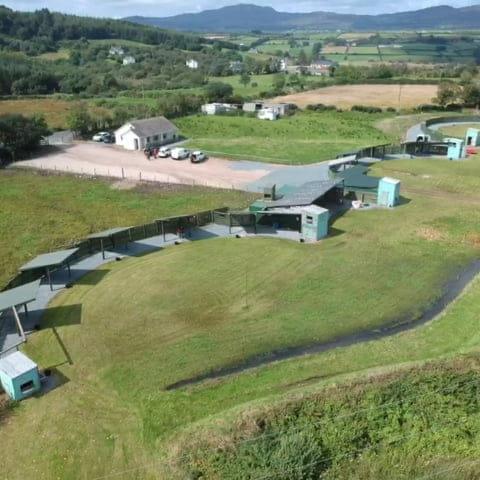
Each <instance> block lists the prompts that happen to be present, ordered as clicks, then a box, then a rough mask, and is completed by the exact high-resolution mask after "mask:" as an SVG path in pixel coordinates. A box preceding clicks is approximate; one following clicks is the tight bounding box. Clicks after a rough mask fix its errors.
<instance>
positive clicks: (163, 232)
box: [160, 220, 167, 242]
mask: <svg viewBox="0 0 480 480" xmlns="http://www.w3.org/2000/svg"><path fill="white" fill-rule="evenodd" d="M160 225H161V227H162V237H163V241H164V242H166V241H167V239H166V235H165V225H164V223H163V220H162V221H161V222H160Z"/></svg>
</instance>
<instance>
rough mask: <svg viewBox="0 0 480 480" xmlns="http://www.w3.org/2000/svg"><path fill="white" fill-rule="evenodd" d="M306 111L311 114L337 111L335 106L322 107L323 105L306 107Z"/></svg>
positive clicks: (317, 104)
mask: <svg viewBox="0 0 480 480" xmlns="http://www.w3.org/2000/svg"><path fill="white" fill-rule="evenodd" d="M307 110H310V111H313V112H325V111H328V110H337V107H336V106H335V105H324V104H323V103H316V104H313V105H307Z"/></svg>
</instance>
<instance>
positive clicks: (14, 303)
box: [0, 280, 40, 341]
mask: <svg viewBox="0 0 480 480" xmlns="http://www.w3.org/2000/svg"><path fill="white" fill-rule="evenodd" d="M39 287H40V280H35V281H34V282H30V283H26V284H25V285H21V286H19V287H15V288H12V289H10V290H5V291H4V292H1V293H0V313H3V312H6V311H7V310H10V309H11V310H12V313H13V318H14V319H15V324H16V327H17V331H18V334H19V335H20V337H21V338H22V340H23V341H25V332H24V329H23V325H22V322H21V321H20V316H19V314H18V311H17V308H18V307H23V308H24V312H25V316H28V308H27V305H28V304H29V303H31V302H34V301H35V300H36V298H37V293H38V289H39Z"/></svg>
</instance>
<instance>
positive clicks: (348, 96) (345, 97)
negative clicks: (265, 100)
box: [273, 85, 437, 109]
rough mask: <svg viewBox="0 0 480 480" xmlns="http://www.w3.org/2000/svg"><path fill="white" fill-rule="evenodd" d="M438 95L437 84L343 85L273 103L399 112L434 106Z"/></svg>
mask: <svg viewBox="0 0 480 480" xmlns="http://www.w3.org/2000/svg"><path fill="white" fill-rule="evenodd" d="M436 94H437V85H339V86H332V87H326V88H322V89H319V90H311V91H308V92H300V93H293V94H291V95H284V96H281V97H277V98H275V99H274V100H273V101H278V102H291V103H295V104H296V105H298V106H299V107H300V108H305V107H306V106H307V105H309V104H315V103H323V104H326V105H336V106H338V107H342V108H350V107H352V106H353V105H369V106H374V107H383V108H386V107H393V108H397V109H398V108H412V107H416V106H418V105H420V104H422V103H430V102H431V101H432V98H433V97H435V96H436Z"/></svg>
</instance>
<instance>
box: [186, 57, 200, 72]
mask: <svg viewBox="0 0 480 480" xmlns="http://www.w3.org/2000/svg"><path fill="white" fill-rule="evenodd" d="M185 65H186V66H187V67H188V68H191V69H192V70H197V68H198V62H197V61H196V60H194V59H193V58H191V59H190V60H187V61H186V62H185Z"/></svg>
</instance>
